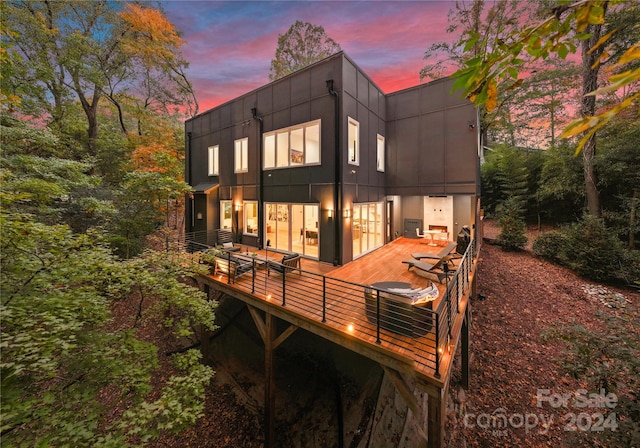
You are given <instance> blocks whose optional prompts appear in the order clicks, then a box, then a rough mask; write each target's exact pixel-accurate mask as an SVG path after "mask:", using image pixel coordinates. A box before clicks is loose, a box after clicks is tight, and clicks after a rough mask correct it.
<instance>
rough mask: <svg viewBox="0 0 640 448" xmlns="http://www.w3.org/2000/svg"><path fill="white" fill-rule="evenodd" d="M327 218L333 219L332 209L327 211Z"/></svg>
mask: <svg viewBox="0 0 640 448" xmlns="http://www.w3.org/2000/svg"><path fill="white" fill-rule="evenodd" d="M327 216H328V217H329V219H332V218H333V209H332V208H330V209H327Z"/></svg>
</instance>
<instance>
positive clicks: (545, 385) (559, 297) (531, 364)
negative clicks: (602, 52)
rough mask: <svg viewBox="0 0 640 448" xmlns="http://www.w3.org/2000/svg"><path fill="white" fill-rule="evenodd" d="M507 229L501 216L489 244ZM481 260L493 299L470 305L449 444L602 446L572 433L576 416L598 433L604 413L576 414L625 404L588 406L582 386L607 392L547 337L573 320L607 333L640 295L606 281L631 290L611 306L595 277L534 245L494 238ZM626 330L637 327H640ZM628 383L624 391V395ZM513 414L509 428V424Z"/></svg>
mask: <svg viewBox="0 0 640 448" xmlns="http://www.w3.org/2000/svg"><path fill="white" fill-rule="evenodd" d="M498 231H499V230H498V229H495V228H494V227H493V226H492V223H488V226H486V227H485V235H486V236H487V237H488V238H489V241H490V240H491V239H492V238H493V237H495V236H496V235H497V232H498ZM536 236H537V232H529V233H528V237H529V245H528V247H530V243H531V242H532V239H533V238H535V237H536ZM479 261H480V262H479V265H478V282H479V292H480V294H482V296H483V297H484V299H483V300H477V299H476V300H473V301H472V303H471V307H472V313H473V318H472V324H471V343H470V349H471V379H470V387H469V390H468V391H464V392H461V391H460V387H459V384H458V383H457V379H458V378H456V377H457V376H458V374H455V376H454V379H453V381H452V388H451V397H452V402H450V409H449V410H450V411H451V412H450V414H449V418H450V420H449V422H448V428H447V438H448V441H449V443H448V446H450V447H463V446H470V447H471V446H473V447H574V446H580V447H581V446H599V445H598V443H599V442H597V441H594V439H593V438H591V437H589V438H587V439H585V438H583V436H584V435H585V434H584V433H583V432H581V431H573V430H571V429H575V425H573V424H574V423H577V424H578V425H579V427H580V428H582V429H583V431H586V430H590V429H591V428H593V429H594V430H596V429H598V427H597V426H596V423H597V422H596V418H597V417H596V418H594V419H593V421H592V422H588V421H587V420H586V416H584V415H582V419H583V420H582V421H578V422H575V421H572V420H573V417H574V416H575V417H578V416H579V415H581V414H585V413H586V414H589V416H590V417H591V416H593V415H596V414H598V413H600V414H603V417H604V418H605V419H606V417H607V415H608V414H610V413H611V412H615V411H616V409H615V407H613V408H607V407H606V406H604V407H593V408H591V407H581V406H580V401H579V400H580V398H578V397H576V394H580V390H581V389H584V390H587V391H588V393H597V392H598V391H597V390H593V387H592V386H591V385H590V384H588V383H587V382H585V381H584V380H583V379H581V380H580V381H578V380H575V379H574V378H573V377H571V376H570V375H568V374H566V373H565V372H564V371H563V369H562V367H561V365H560V361H561V360H562V359H563V357H564V356H565V346H564V345H563V344H561V343H559V342H556V341H554V340H549V339H546V338H544V337H543V336H542V335H543V333H544V332H545V331H548V330H549V329H551V328H558V327H559V326H561V325H562V324H573V323H575V324H579V325H584V326H585V327H586V328H587V329H588V330H591V331H604V329H605V328H606V327H605V326H604V323H603V320H604V319H603V315H604V314H606V313H609V314H614V315H617V316H618V317H623V316H625V315H626V316H629V315H634V316H635V317H636V318H637V316H638V310H637V306H638V303H640V301H639V299H640V295H639V294H638V293H637V292H634V291H632V290H628V289H619V288H614V287H611V286H606V287H605V288H606V290H607V291H609V292H611V293H612V294H614V293H615V292H618V293H622V294H623V295H624V296H625V297H626V301H624V303H622V305H623V307H620V308H615V306H614V307H612V308H610V307H608V306H606V305H605V304H604V303H603V302H601V301H600V300H598V297H597V295H595V294H589V293H588V292H587V291H588V290H589V288H588V287H589V285H594V284H593V283H592V282H589V281H587V280H585V279H582V278H580V277H578V276H576V275H575V274H574V273H572V272H571V271H569V270H567V269H565V268H561V267H558V266H555V265H552V264H550V263H548V262H546V261H543V260H541V259H540V258H538V257H536V256H535V255H533V254H532V253H531V252H529V251H528V250H527V251H523V252H506V251H503V250H502V249H501V248H500V247H499V246H497V245H492V244H488V243H487V242H485V244H483V246H482V248H481V252H480V260H479ZM621 331H627V332H632V333H631V334H633V333H635V334H637V333H638V331H639V329H638V328H637V327H633V328H626V329H624V330H623V329H621ZM623 377H624V375H623ZM622 386H623V387H622V388H621V389H622V390H621V392H619V393H625V390H624V385H622ZM562 394H570V395H571V398H570V399H569V400H568V401H567V403H566V406H565V405H562V403H561V402H559V401H554V402H549V401H544V399H545V398H557V397H558V396H559V395H562ZM539 398H540V400H539ZM539 401H540V406H538V403H539ZM505 417H506V418H507V419H508V420H507V424H506V427H505V426H504V425H503V426H500V425H501V422H503V421H504V418H505ZM617 418H618V419H620V418H621V417H620V416H618V417H617ZM609 422H611V420H610V421H609ZM527 426H529V427H528V428H527ZM602 426H603V429H604V431H607V430H610V428H607V424H603V425H602ZM590 443H592V444H593V445H590ZM611 446H613V445H611Z"/></svg>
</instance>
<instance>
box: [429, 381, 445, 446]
mask: <svg viewBox="0 0 640 448" xmlns="http://www.w3.org/2000/svg"><path fill="white" fill-rule="evenodd" d="M446 400H447V394H446V392H445V390H444V389H440V394H439V396H438V397H434V396H433V395H429V398H428V403H429V404H428V408H429V411H428V412H429V414H428V416H427V421H428V427H427V434H428V438H427V448H441V447H443V446H444V424H445V420H446V416H447V413H446V412H447V401H446Z"/></svg>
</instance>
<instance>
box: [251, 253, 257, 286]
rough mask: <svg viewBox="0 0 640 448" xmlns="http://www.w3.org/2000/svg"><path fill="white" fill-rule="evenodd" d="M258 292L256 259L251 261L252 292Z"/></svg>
mask: <svg viewBox="0 0 640 448" xmlns="http://www.w3.org/2000/svg"><path fill="white" fill-rule="evenodd" d="M255 292H256V259H255V258H254V259H253V261H252V262H251V294H255Z"/></svg>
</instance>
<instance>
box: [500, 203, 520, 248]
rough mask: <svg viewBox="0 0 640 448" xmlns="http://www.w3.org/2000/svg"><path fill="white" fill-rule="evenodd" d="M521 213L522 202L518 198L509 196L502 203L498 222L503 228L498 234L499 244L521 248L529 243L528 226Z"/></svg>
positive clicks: (505, 246)
mask: <svg viewBox="0 0 640 448" xmlns="http://www.w3.org/2000/svg"><path fill="white" fill-rule="evenodd" d="M521 215H522V208H521V204H520V202H519V201H518V200H517V199H516V198H514V197H512V198H509V199H507V200H506V201H504V202H503V203H502V204H501V207H500V209H499V210H498V224H499V225H500V228H501V232H500V234H499V235H498V244H500V245H501V246H502V247H504V248H506V249H510V250H520V249H523V248H524V246H525V245H526V244H527V237H526V235H525V232H526V230H527V226H526V224H525V222H524V220H523V219H522V218H521Z"/></svg>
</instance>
